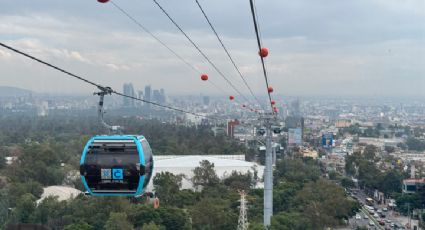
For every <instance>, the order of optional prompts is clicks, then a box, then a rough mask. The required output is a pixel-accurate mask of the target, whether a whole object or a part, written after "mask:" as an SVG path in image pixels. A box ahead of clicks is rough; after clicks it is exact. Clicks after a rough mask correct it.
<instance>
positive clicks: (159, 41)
mask: <svg viewBox="0 0 425 230" xmlns="http://www.w3.org/2000/svg"><path fill="white" fill-rule="evenodd" d="M110 2H111V3H112V5H113V6H114V7H115V8H116V9H117V10H118V11H120V12H121V13H123V14H124V15H125V16H126V17H127V18H128V19H130V20H131V21H132V22H133V23H134V24H136V25H137V26H138V27H139V28H141V29H142V30H143V31H144V32H146V33H148V34H149V35H150V36H151V37H152V38H153V39H155V40H156V41H157V42H158V43H160V44H161V45H162V46H164V47H165V48H166V49H167V50H168V51H170V52H171V53H172V54H173V55H174V56H176V57H177V58H178V59H179V60H180V61H182V62H183V63H184V64H186V65H187V66H188V67H189V68H190V69H191V70H193V71H194V72H196V73H198V74H201V72H200V71H199V70H198V69H197V68H196V67H195V66H194V65H193V64H191V63H189V62H188V61H186V60H185V59H184V58H183V57H182V56H180V55H179V54H178V53H177V52H176V51H174V50H173V49H172V48H171V47H169V46H168V45H167V44H166V43H165V42H163V41H162V40H161V39H159V38H158V37H157V36H156V35H155V34H153V33H152V32H151V31H150V30H149V29H148V28H147V27H146V26H144V25H143V24H142V23H141V22H140V21H139V20H137V19H136V18H135V17H133V16H132V15H131V14H130V13H128V12H127V11H126V10H124V9H123V8H122V7H120V6H119V5H118V4H116V3H115V2H114V1H110ZM209 83H210V84H211V85H212V86H214V87H215V88H217V89H218V90H219V91H221V92H224V93H225V94H226V95H229V94H228V93H226V92H225V91H224V90H223V89H221V88H220V87H219V86H218V85H217V84H214V83H213V82H211V81H209Z"/></svg>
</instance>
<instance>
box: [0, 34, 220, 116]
mask: <svg viewBox="0 0 425 230" xmlns="http://www.w3.org/2000/svg"><path fill="white" fill-rule="evenodd" d="M0 46H3V47H4V48H6V49H8V50H11V51H13V52H15V53H18V54H20V55H23V56H25V57H27V58H30V59H32V60H34V61H36V62H39V63H41V64H43V65H46V66H48V67H50V68H53V69H55V70H57V71H59V72H62V73H64V74H66V75H68V76H71V77H73V78H76V79H78V80H81V81H83V82H85V83H87V84H90V85H93V86H96V87H97V88H99V89H100V90H102V91H109V92H110V93H111V94H115V95H118V96H121V97H126V98H130V99H133V100H137V101H141V102H144V103H147V104H151V105H154V106H158V107H161V108H165V109H170V110H174V111H177V112H181V113H186V114H191V115H194V116H197V117H205V118H210V119H213V120H218V119H216V118H212V117H209V116H206V115H202V114H198V113H194V112H190V111H187V110H183V109H179V108H175V107H172V106H168V105H162V104H159V103H156V102H152V101H148V100H144V99H140V98H137V97H133V96H130V95H126V94H123V93H120V92H117V91H115V90H113V89H111V88H109V87H105V86H102V85H100V84H97V83H95V82H92V81H90V80H87V79H85V78H83V77H80V76H78V75H76V74H73V73H71V72H69V71H67V70H64V69H62V68H60V67H57V66H55V65H52V64H50V63H48V62H45V61H43V60H41V59H39V58H36V57H34V56H32V55H30V54H27V53H25V52H22V51H20V50H18V49H15V48H13V47H11V46H8V45H6V44H4V43H2V42H0Z"/></svg>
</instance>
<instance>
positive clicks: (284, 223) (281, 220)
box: [270, 212, 313, 230]
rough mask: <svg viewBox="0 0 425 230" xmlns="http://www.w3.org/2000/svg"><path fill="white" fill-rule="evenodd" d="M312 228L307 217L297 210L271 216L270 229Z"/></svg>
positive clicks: (305, 229)
mask: <svg viewBox="0 0 425 230" xmlns="http://www.w3.org/2000/svg"><path fill="white" fill-rule="evenodd" d="M309 229H313V228H312V226H311V224H310V221H309V219H307V218H306V217H305V216H304V215H302V214H301V213H299V212H290V213H286V212H280V213H278V214H277V215H274V216H273V217H272V222H271V225H270V230H309Z"/></svg>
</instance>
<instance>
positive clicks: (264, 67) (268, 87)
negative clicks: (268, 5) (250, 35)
mask: <svg viewBox="0 0 425 230" xmlns="http://www.w3.org/2000/svg"><path fill="white" fill-rule="evenodd" d="M249 3H250V6H251V13H252V19H253V22H254V29H255V35H256V37H257V44H258V52H259V53H261V52H262V46H261V39H260V35H259V28H258V23H257V15H256V13H255V10H254V7H255V6H254V2H253V0H249ZM260 58H261V64H262V67H263V74H264V79H265V80H266V87H267V94H268V96H269V102H270V106H271V108H272V111H273V110H274V106H273V104H272V98H271V95H270V93H271V92H273V90H270V88H271V87H270V86H269V80H268V78H267V71H266V65H265V64H264V57H263V55H261V54H260Z"/></svg>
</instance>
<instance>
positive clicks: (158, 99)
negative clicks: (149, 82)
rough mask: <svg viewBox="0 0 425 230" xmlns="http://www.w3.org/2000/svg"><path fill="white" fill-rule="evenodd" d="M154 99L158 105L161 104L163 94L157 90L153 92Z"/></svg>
mask: <svg viewBox="0 0 425 230" xmlns="http://www.w3.org/2000/svg"><path fill="white" fill-rule="evenodd" d="M152 99H153V101H155V102H156V103H161V93H160V92H159V90H157V89H154V90H153V93H152Z"/></svg>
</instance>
